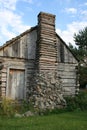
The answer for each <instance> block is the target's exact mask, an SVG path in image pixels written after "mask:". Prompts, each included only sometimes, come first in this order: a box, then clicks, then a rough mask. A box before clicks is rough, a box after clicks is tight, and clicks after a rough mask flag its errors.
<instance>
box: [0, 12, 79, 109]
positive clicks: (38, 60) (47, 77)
mask: <svg viewBox="0 0 87 130" xmlns="http://www.w3.org/2000/svg"><path fill="white" fill-rule="evenodd" d="M77 66H78V60H77V59H76V57H75V56H74V54H73V53H72V52H71V50H70V49H69V47H68V46H67V44H66V43H65V42H64V41H63V40H62V38H61V37H60V36H59V35H58V34H57V33H56V31H55V15H53V14H49V13H44V12H40V13H39V14H38V24H37V25H36V26H35V27H31V28H30V29H29V30H27V31H25V32H23V33H21V34H20V35H19V36H17V37H15V38H13V39H11V40H9V41H7V42H6V43H5V44H4V45H2V46H1V47H0V96H6V97H7V98H11V99H13V100H15V99H18V100H22V99H27V100H28V101H32V102H33V104H34V106H35V107H38V108H42V109H45V108H55V107H59V106H60V104H61V103H64V102H65V101H64V99H63V96H62V95H71V96H73V95H75V94H76V93H77V90H78V74H77Z"/></svg>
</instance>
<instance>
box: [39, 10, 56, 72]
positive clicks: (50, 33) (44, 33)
mask: <svg viewBox="0 0 87 130" xmlns="http://www.w3.org/2000/svg"><path fill="white" fill-rule="evenodd" d="M37 61H38V62H37V63H38V68H39V70H54V69H55V66H56V65H55V64H56V33H55V15H52V14H48V13H43V12H40V13H39V15H38V30H37Z"/></svg>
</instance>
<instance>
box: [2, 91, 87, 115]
mask: <svg viewBox="0 0 87 130" xmlns="http://www.w3.org/2000/svg"><path fill="white" fill-rule="evenodd" d="M65 100H66V104H67V105H66V107H64V108H61V109H58V108H56V109H53V110H52V109H46V110H37V109H34V108H33V106H32V104H29V103H28V102H26V101H22V102H21V103H19V102H18V101H14V100H11V99H6V98H5V97H4V98H3V99H2V102H1V105H0V115H1V116H8V117H11V116H14V115H15V114H16V113H19V114H23V113H25V112H27V111H31V112H34V113H36V114H38V115H52V114H60V113H65V112H69V111H74V110H76V111H83V110H87V92H86V91H81V92H79V94H78V95H76V96H75V97H65Z"/></svg>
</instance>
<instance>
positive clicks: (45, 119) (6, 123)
mask: <svg viewBox="0 0 87 130" xmlns="http://www.w3.org/2000/svg"><path fill="white" fill-rule="evenodd" d="M0 130H87V111H84V112H82V111H80V112H66V113H61V114H53V115H47V116H35V117H27V118H7V117H0Z"/></svg>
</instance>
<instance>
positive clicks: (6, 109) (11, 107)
mask: <svg viewBox="0 0 87 130" xmlns="http://www.w3.org/2000/svg"><path fill="white" fill-rule="evenodd" d="M15 102H16V101H14V100H12V99H10V98H6V97H2V100H1V104H0V109H1V114H2V115H7V116H12V115H13V114H14V113H15Z"/></svg>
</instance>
